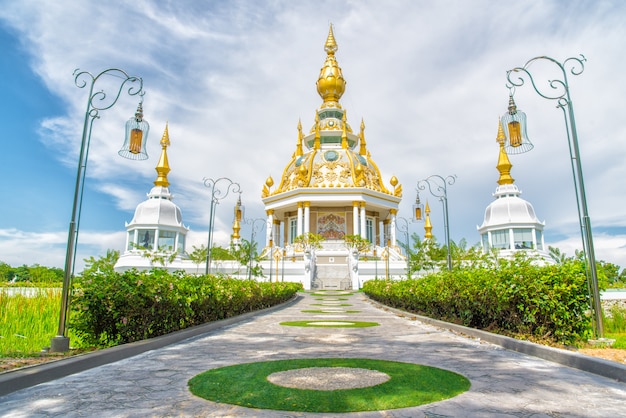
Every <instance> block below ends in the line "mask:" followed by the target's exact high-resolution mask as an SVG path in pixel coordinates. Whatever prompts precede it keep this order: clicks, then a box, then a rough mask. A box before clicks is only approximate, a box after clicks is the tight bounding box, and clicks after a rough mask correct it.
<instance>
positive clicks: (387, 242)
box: [383, 219, 391, 247]
mask: <svg viewBox="0 0 626 418" xmlns="http://www.w3.org/2000/svg"><path fill="white" fill-rule="evenodd" d="M390 223H391V221H390V220H389V219H385V220H384V221H383V228H384V229H385V233H384V236H385V242H384V245H385V247H389V246H390V245H391V236H390V235H389V224H390Z"/></svg>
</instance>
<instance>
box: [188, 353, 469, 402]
mask: <svg viewBox="0 0 626 418" xmlns="http://www.w3.org/2000/svg"><path fill="white" fill-rule="evenodd" d="M308 367H358V368H362V369H369V370H377V371H379V372H382V373H386V374H388V375H389V376H391V379H389V380H388V381H387V382H385V383H381V384H379V385H376V386H371V387H366V388H359V389H344V390H332V391H323V390H304V389H293V388H286V387H282V386H278V385H274V384H272V383H270V382H269V381H268V380H267V376H269V375H270V374H272V373H275V372H281V371H286V370H293V369H301V368H308ZM188 384H189V390H190V391H191V393H193V394H194V395H196V396H199V397H201V398H204V399H207V400H210V401H213V402H220V403H227V404H233V405H240V406H245V407H249V408H260V409H274V410H283V411H302V412H332V413H341V412H357V411H378V410H387V409H397V408H407V407H411V406H418V405H424V404H427V403H431V402H437V401H441V400H444V399H449V398H451V397H453V396H456V395H458V394H460V393H463V392H465V391H467V390H468V389H469V388H470V382H469V380H468V379H466V378H465V377H463V376H461V375H459V374H457V373H453V372H450V371H447V370H442V369H437V368H434V367H428V366H423V365H419V364H411V363H401V362H394V361H385V360H371V359H297V360H279V361H268V362H260V363H246V364H238V365H234V366H228V367H221V368H218V369H212V370H208V371H206V372H204V373H201V374H199V375H197V376H195V377H193V378H192V379H191V380H190V381H189V383H188Z"/></svg>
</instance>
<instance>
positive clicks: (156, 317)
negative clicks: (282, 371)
mask: <svg viewBox="0 0 626 418" xmlns="http://www.w3.org/2000/svg"><path fill="white" fill-rule="evenodd" d="M301 288H302V285H301V284H299V283H260V282H256V281H253V280H234V279H229V278H226V277H221V276H195V275H189V274H185V273H183V272H175V273H173V274H172V273H168V272H166V271H165V270H162V269H154V270H151V271H149V272H147V271H142V272H139V271H137V270H129V271H126V272H124V273H115V272H106V273H102V272H100V271H91V272H89V273H86V274H84V275H83V276H82V277H80V278H78V279H77V281H76V286H75V289H74V295H73V299H72V315H71V321H70V325H69V326H70V327H71V328H72V329H73V330H74V332H76V334H77V335H79V336H80V337H81V338H82V339H83V341H85V342H87V343H89V344H93V345H95V346H100V347H108V346H112V345H117V344H123V343H129V342H133V341H139V340H143V339H147V338H152V337H156V336H158V335H163V334H167V333H170V332H173V331H177V330H180V329H183V328H187V327H190V326H194V325H200V324H203V323H205V322H209V321H215V320H218V319H223V318H227V317H231V316H235V315H239V314H242V313H245V312H250V311H254V310H258V309H262V308H266V307H269V306H272V305H275V304H278V303H281V302H284V301H286V300H288V299H289V298H291V297H292V296H293V295H294V294H295V293H296V292H297V291H298V290H301Z"/></svg>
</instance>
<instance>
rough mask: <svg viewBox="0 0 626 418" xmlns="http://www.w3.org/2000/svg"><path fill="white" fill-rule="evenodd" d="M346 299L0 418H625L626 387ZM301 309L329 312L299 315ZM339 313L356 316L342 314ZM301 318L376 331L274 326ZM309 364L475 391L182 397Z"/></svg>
mask: <svg viewBox="0 0 626 418" xmlns="http://www.w3.org/2000/svg"><path fill="white" fill-rule="evenodd" d="M347 297H348V300H347V301H346V300H341V301H338V300H332V299H337V298H336V297H330V296H328V297H325V300H318V299H316V297H315V296H312V295H310V294H307V295H305V296H304V298H302V299H301V300H299V301H298V302H297V303H294V304H291V305H289V306H287V307H286V308H284V309H280V310H278V311H275V312H273V313H269V314H264V315H258V316H254V317H252V318H250V319H247V320H246V321H244V322H241V323H238V324H235V325H231V326H228V327H226V328H222V329H218V330H215V331H212V332H210V333H207V334H205V335H202V336H198V337H194V338H191V339H188V340H186V341H183V342H180V343H177V344H173V345H170V346H167V347H164V348H160V349H157V350H152V351H148V352H146V353H143V354H140V355H137V356H134V357H130V358H127V359H124V360H121V361H117V362H114V363H111V364H107V365H104V366H100V367H96V368H93V369H90V370H87V371H84V372H81V373H77V374H74V375H71V376H67V377H64V378H61V379H58V380H54V381H51V382H48V383H44V384H40V385H37V386H34V387H31V388H27V389H23V390H20V391H17V392H14V393H12V394H9V395H7V396H4V397H0V417H322V416H326V417H330V416H338V415H340V416H346V417H533V418H535V417H620V416H623V417H626V384H625V383H620V382H617V381H615V380H611V379H608V378H605V377H601V376H597V375H594V374H590V373H587V372H584V371H580V370H577V369H573V368H569V367H565V366H561V365H558V364H556V363H552V362H549V361H545V360H541V359H538V358H535V357H530V356H527V355H524V354H519V353H516V352H513V351H509V350H505V349H502V348H500V347H498V346H496V345H492V344H489V343H485V342H481V341H480V340H476V339H471V338H466V337H462V336H460V335H457V334H454V333H452V332H450V331H447V330H443V329H441V328H437V327H435V326H432V325H428V324H424V323H421V322H419V321H414V320H411V319H407V318H403V317H399V316H397V315H395V314H394V313H392V312H390V311H388V310H384V309H380V308H378V307H376V306H374V305H373V304H372V303H370V302H369V301H367V300H366V299H365V297H364V296H363V295H361V294H354V295H351V296H347ZM320 303H323V304H324V305H323V306H319V305H317V304H320ZM339 303H348V304H350V305H352V306H338V304H339ZM306 309H324V310H330V311H336V313H327V314H313V313H303V312H302V310H306ZM344 309H349V310H358V311H360V313H355V314H348V313H342V311H343V310H344ZM299 319H303V320H304V319H306V320H346V321H350V320H359V321H374V322H378V323H380V326H377V327H372V328H310V327H309V328H301V327H286V326H281V325H279V323H280V322H281V321H291V320H299ZM315 357H355V358H362V357H367V358H373V359H385V360H394V361H403V362H411V363H420V364H426V365H429V366H435V367H440V368H444V369H448V370H452V371H454V372H457V373H460V374H462V375H464V376H466V377H467V378H468V379H469V380H470V381H471V385H472V386H471V388H470V390H469V391H467V392H465V393H463V394H461V395H459V396H457V397H454V398H452V399H449V400H445V401H441V402H437V403H433V404H428V405H423V406H420V407H414V408H404V409H396V410H389V411H376V412H361V413H350V414H313V413H299V412H281V411H272V410H258V409H249V408H242V407H237V406H232V405H226V404H218V403H213V402H209V401H206V400H204V399H200V398H197V397H195V396H193V395H192V394H191V393H190V392H189V391H188V390H187V381H188V380H189V379H190V378H191V377H193V376H194V375H196V374H198V373H200V372H202V371H204V370H207V369H211V368H216V367H221V366H226V365H231V364H238V363H244V362H254V361H266V360H278V359H293V358H315ZM235 384H236V383H235Z"/></svg>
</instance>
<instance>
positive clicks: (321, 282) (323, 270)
mask: <svg viewBox="0 0 626 418" xmlns="http://www.w3.org/2000/svg"><path fill="white" fill-rule="evenodd" d="M315 273H316V274H315V277H314V278H313V281H312V283H311V288H312V289H315V290H348V289H352V280H350V271H349V269H348V264H347V263H346V262H343V263H333V264H317V266H316V270H315Z"/></svg>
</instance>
